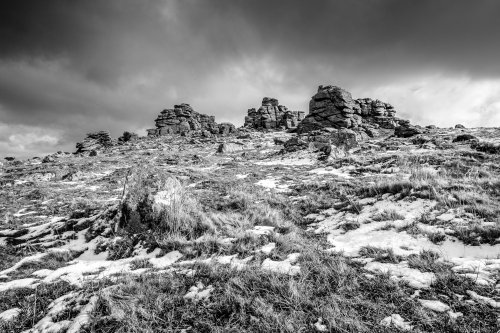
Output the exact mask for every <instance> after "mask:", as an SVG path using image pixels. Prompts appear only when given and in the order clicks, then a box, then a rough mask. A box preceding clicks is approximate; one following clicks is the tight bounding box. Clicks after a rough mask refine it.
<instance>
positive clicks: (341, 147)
mask: <svg viewBox="0 0 500 333" xmlns="http://www.w3.org/2000/svg"><path fill="white" fill-rule="evenodd" d="M360 140H361V139H360V134H359V133H357V132H355V131H353V130H350V129H347V128H342V129H334V128H326V129H321V130H315V131H311V132H309V133H307V134H303V135H299V136H297V137H293V138H291V139H290V140H288V141H286V142H285V143H284V144H283V146H284V150H285V151H287V152H293V151H298V150H302V149H309V150H311V151H317V152H321V153H322V155H323V157H324V158H327V157H328V156H330V154H331V153H332V151H333V150H335V152H336V155H338V153H337V152H339V151H343V152H347V151H349V150H350V149H353V148H356V147H358V146H359V141H360ZM344 155H345V154H344Z"/></svg>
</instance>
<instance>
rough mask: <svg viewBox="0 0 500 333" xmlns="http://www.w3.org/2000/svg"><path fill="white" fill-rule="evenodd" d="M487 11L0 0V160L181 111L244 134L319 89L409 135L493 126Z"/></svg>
mask: <svg viewBox="0 0 500 333" xmlns="http://www.w3.org/2000/svg"><path fill="white" fill-rule="evenodd" d="M498 17H500V1H497V0H475V1H469V0H419V1H414V0H343V1H339V0H307V1H304V0H279V1H278V0H251V1H250V0H106V1H103V0H71V1H68V0H44V1H28V0H2V1H1V3H0V157H5V156H16V157H30V156H44V155H46V154H49V153H53V152H56V151H59V150H62V151H70V152H71V151H74V150H75V143H76V142H77V141H81V140H82V139H83V138H84V137H85V134H86V133H88V132H91V131H96V130H109V131H110V133H111V134H112V136H114V137H118V136H120V134H121V133H123V131H135V132H137V133H139V134H140V135H145V129H147V128H152V127H154V119H155V118H156V116H157V115H158V113H159V112H160V111H161V110H162V109H165V108H171V107H173V105H175V104H180V103H189V104H191V106H193V108H194V109H195V110H196V111H198V112H201V113H206V114H210V115H214V116H215V117H216V121H217V122H232V123H234V124H235V125H237V126H241V125H242V124H243V122H244V117H245V115H246V112H247V110H248V109H249V108H252V107H258V106H259V105H260V102H261V100H262V98H263V97H264V96H269V97H274V98H278V99H279V101H280V104H283V105H286V106H287V107H288V108H289V109H292V110H305V111H308V105H309V100H310V98H311V96H313V95H314V94H315V92H316V91H317V87H318V85H325V84H332V85H337V86H340V87H342V88H344V89H346V90H348V91H350V92H351V93H352V95H353V97H354V98H364V97H370V98H374V99H375V98H378V99H381V100H383V101H384V102H388V103H391V104H393V105H394V106H395V108H396V110H397V116H399V117H401V118H405V119H409V120H411V121H412V122H413V123H415V124H419V125H429V124H434V125H438V126H443V127H448V126H453V125H455V124H457V123H461V124H464V125H465V126H467V127H476V126H500V21H499V19H498Z"/></svg>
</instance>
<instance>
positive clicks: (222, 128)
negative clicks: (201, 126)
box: [219, 123, 236, 135]
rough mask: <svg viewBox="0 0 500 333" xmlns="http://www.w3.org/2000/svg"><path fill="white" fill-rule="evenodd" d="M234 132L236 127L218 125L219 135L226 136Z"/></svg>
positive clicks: (224, 124)
mask: <svg viewBox="0 0 500 333" xmlns="http://www.w3.org/2000/svg"><path fill="white" fill-rule="evenodd" d="M234 132H236V127H234V125H233V124H231V123H220V124H219V134H222V135H228V134H231V133H234Z"/></svg>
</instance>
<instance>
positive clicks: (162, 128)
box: [147, 103, 236, 136]
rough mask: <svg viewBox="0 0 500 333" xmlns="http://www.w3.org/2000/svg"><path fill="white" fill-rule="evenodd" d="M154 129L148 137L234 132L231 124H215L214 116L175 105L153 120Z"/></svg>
mask: <svg viewBox="0 0 500 333" xmlns="http://www.w3.org/2000/svg"><path fill="white" fill-rule="evenodd" d="M155 123H156V128H153V129H148V130H147V131H148V136H158V135H167V134H188V133H191V132H199V133H203V134H205V135H210V134H224V135H225V134H230V133H233V132H235V131H236V129H235V127H234V125H233V124H230V123H223V124H217V123H216V122H215V117H214V116H208V115H206V114H201V113H198V112H196V111H194V110H193V108H192V107H191V106H190V105H189V104H185V103H183V104H180V105H175V106H174V108H173V109H165V110H163V111H162V112H161V113H160V115H159V116H158V118H156V120H155Z"/></svg>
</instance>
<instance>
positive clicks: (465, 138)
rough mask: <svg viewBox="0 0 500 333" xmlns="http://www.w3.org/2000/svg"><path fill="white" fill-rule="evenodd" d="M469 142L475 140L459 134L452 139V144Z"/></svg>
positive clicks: (472, 136) (469, 135)
mask: <svg viewBox="0 0 500 333" xmlns="http://www.w3.org/2000/svg"><path fill="white" fill-rule="evenodd" d="M471 140H477V138H476V137H475V136H474V135H471V134H461V135H459V136H457V137H456V138H454V139H453V141H452V142H464V141H471Z"/></svg>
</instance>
